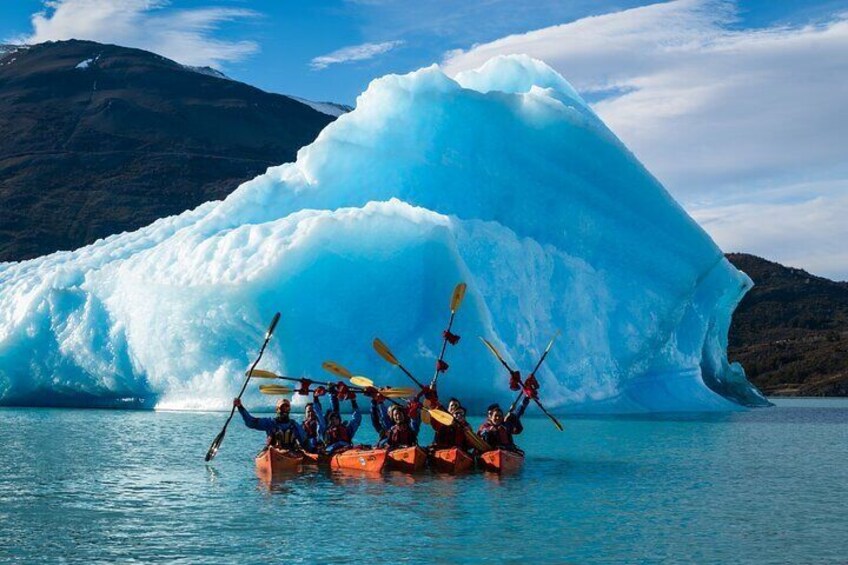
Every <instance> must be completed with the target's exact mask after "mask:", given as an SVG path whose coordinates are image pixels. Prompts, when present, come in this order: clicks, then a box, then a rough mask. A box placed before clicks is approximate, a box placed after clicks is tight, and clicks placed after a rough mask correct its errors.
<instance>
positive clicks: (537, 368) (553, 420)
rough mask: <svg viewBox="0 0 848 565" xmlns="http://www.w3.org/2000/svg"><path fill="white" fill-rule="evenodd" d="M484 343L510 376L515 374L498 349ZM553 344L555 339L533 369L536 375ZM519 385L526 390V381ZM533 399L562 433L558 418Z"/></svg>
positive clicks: (518, 398)
mask: <svg viewBox="0 0 848 565" xmlns="http://www.w3.org/2000/svg"><path fill="white" fill-rule="evenodd" d="M554 337H556V336H554ZM483 343H485V344H486V346H487V347H488V348H489V350H490V351H491V352H492V354H493V355H494V356H495V357H497V358H498V361H500V362H501V365H503V366H504V368H506V370H507V371H509V374H510V375H512V374H513V373H514V371H513V370H512V367H510V366H509V365H508V364H507V362H506V361H504V358H503V357H502V356H501V354H500V353H499V352H498V350H497V349H495V347H494V346H493V345H492V344H491V343H489V342H488V341H487V340H485V339H483ZM552 344H553V339H551V342H550V343H549V344H548V347H547V348H546V349H545V352H544V353H543V354H542V358H541V359H540V360H539V362H538V363H536V368H535V369H533V372H534V373H535V372H536V371H538V370H539V367H540V366H541V365H542V361H544V359H545V357H547V355H548V351H550V348H551V345H552ZM518 384H519V386H521V388H524V381H522V380H521V379H520V378H519V379H518ZM523 394H524V391H522V392H520V393H519V394H518V396H517V397H516V399H515V401H514V402H513V403H512V406H510V407H509V412H510V413H511V412H512V411H513V410H514V409H515V407H516V406H517V405H518V401H519V400H521V396H522V395H523ZM531 398H532V399H533V401H534V402H535V403H536V405H537V406H538V407H539V408H540V409H541V410H542V412H543V413H544V414H545V416H547V417H548V418H550V419H551V421H552V422H553V423H554V425H555V426H556V427H557V429H558V430H560V431H562V424H560V422H559V420H557V419H556V418H555V417H554V416H553V415H552V414H551V413H550V412H548V411H547V410H546V409H545V407H544V406H542V403H541V402H539V399H538V398H536V397H535V396H533V397H531Z"/></svg>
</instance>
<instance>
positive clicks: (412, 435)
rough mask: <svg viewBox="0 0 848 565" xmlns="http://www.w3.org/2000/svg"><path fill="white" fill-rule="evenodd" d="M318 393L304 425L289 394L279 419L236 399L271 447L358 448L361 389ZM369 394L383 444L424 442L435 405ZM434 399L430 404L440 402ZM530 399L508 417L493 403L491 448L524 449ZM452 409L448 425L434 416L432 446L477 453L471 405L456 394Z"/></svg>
mask: <svg viewBox="0 0 848 565" xmlns="http://www.w3.org/2000/svg"><path fill="white" fill-rule="evenodd" d="M312 394H313V396H312V402H310V403H308V404H306V406H305V408H304V417H303V421H302V422H301V423H298V422H297V421H295V420H294V419H293V418H292V417H291V401H290V400H289V399H288V398H283V399H281V400H279V401H277V404H276V416H275V417H273V418H257V417H255V416H252V415H251V414H250V413H249V412H248V411H247V409H246V408H245V407H244V406H243V405H242V403H241V400H240V399H238V398H236V399H234V400H233V405H234V406H235V407H236V408H237V409H238V411H239V414H240V415H241V417H242V419H243V420H244V423H245V425H246V426H247V427H248V428H252V429H256V430H262V431H264V432H265V434H266V438H267V445H268V446H269V447H274V448H276V449H282V450H301V451H304V452H307V453H321V454H326V455H331V454H334V453H338V452H339V451H341V450H345V449H349V448H351V447H353V445H354V443H353V440H354V436H355V435H356V432H357V430H358V429H359V426H360V424H361V422H362V414H361V412H360V410H359V406H358V404H357V398H356V393H355V392H353V391H351V390H349V389H348V388H347V387H346V386H344V385H343V384H342V383H339V386H330V387H328V388H324V387H319V388H318V389H316V390H315V391H314V392H313V393H312ZM364 394H365V395H367V396H370V397H371V410H370V412H371V423H372V425H373V427H374V430H375V431H376V433H377V435H378V438H379V440H378V442H377V447H384V448H387V449H390V450H391V449H399V448H404V447H411V446H416V445H419V442H418V433H419V430H420V427H421V413H422V410H429V408H426V407H425V406H424V404H423V403H422V402H420V401H419V399H418V398H417V397H416V398H414V399H412V400H409V401H408V402H406V403H405V404H397V403H396V404H392V405H390V406H388V407H387V406H386V399H385V398H384V397H383V395H382V394H381V393H380V392H379V391H377V390H376V389H372V390H366V391H365V392H364ZM325 395H327V396H329V398H330V401H331V403H332V408H331V409H330V410H328V411H326V412H325V411H324V407H323V405H322V403H321V398H322V397H324V396H325ZM432 398H433V397H431V400H428V401H425V403H427V404H430V405H434V406H440V405H439V404H437V402H434V401H433V400H432ZM344 400H349V401H350V404H351V411H352V414H351V417H350V419H349V420H346V421H345V420H343V419H342V415H341V410H340V404H341V402H342V401H344ZM529 402H530V397H529V396H525V397H524V399H523V401H522V402H520V403H519V404H518V406H517V407H516V408H514V409H513V410H512V411H511V412H509V413H507V414H506V415H505V414H504V412H503V409H502V408H501V407H500V405H499V404H492V405H491V406H489V408H488V409H487V412H486V420H485V421H484V422H483V423H482V424H481V425H480V427H479V428H478V430H477V431H476V436H477V437H479V438H480V439H481V440H482V441H483V442H484V443H485V444H487V445H488V446H489V447H490V449H505V450H510V451H514V452H519V453H520V451H521V450H520V449H519V448H518V447H517V446H516V445H515V442H514V440H513V436H514V435H518V434H520V433H521V432H522V431H523V426H522V425H521V416H522V415H523V414H524V410H525V409H526V408H527V405H528V403H529ZM446 411H447V413H448V414H450V415H451V416H452V422H451V423H450V424H443V423H441V422H439V421H438V420H436V419H431V420H430V424H431V425H432V427H433V430H434V438H433V442H432V444H431V445H430V446H429V448H430V449H431V450H435V449H448V448H454V447H455V448H459V449H462V450H464V451H466V452H469V453H471V452H473V451H474V450H475V449H477V448H478V446H479V445H480V443H479V442H477V445H473V444H472V442H471V441H469V432H471V433H474V432H473V431H471V426H470V424H469V423H468V421H467V420H466V413H467V412H466V409H465V407H464V406H462V404H461V403H460V401H459V400H458V399H456V398H451V399H450V400H449V401H448V403H447V407H446Z"/></svg>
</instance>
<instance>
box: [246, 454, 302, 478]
mask: <svg viewBox="0 0 848 565" xmlns="http://www.w3.org/2000/svg"><path fill="white" fill-rule="evenodd" d="M302 464H303V453H301V452H295V451H289V450H287V449H277V448H275V447H269V448H267V449H265V450H263V451H262V453H260V454H259V455H257V456H256V474H258V475H259V476H262V477H275V476H279V475H285V474H287V473H296V472H297V471H299V470H300V467H301V465H302Z"/></svg>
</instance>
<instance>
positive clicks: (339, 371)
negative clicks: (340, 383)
mask: <svg viewBox="0 0 848 565" xmlns="http://www.w3.org/2000/svg"><path fill="white" fill-rule="evenodd" d="M321 367H322V368H323V369H324V370H325V371H327V372H329V373H332V374H334V375H336V376H337V377H342V378H343V379H349V378H351V377H352V376H353V373H351V372H350V371H348V370H347V369H345V368H344V367H342V366H341V365H339V364H338V363H336V362H334V361H324V362H323V363H321Z"/></svg>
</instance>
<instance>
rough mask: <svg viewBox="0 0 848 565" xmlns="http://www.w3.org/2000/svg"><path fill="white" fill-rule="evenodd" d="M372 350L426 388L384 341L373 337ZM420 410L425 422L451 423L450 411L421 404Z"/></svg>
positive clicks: (448, 424) (447, 424)
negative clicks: (432, 420)
mask: <svg viewBox="0 0 848 565" xmlns="http://www.w3.org/2000/svg"><path fill="white" fill-rule="evenodd" d="M374 350H375V351H376V352H377V353H379V354H380V357H382V358H383V359H385V360H386V361H388V362H389V363H391V364H392V365H394V366H395V367H398V368H399V369H400V370H401V371H403V372H404V373H405V374H406V376H407V377H409V378H410V379H412V381H413V382H414V383H415V384H417V385H418V386H419V387H421V390H424V389H426V388H427V387H425V386H424V385H422V384H421V383H420V382H419V381H418V379H416V378H415V377H413V376H412V373H410V372H409V371H408V370H407V369H406V367H404V366H403V365H401V363H400V361H398V359H397V357H395V355H394V353H392V351H391V349H389V346H387V345H386V344H385V343H383V342H382V341H380V339H379V338H374ZM422 411H423V414H422V418H421V419H422V420H424V423H425V424H429V423H430V421H429V418H433V419H434V420H436V421H437V422H439V423H440V424H444V425H446V426H450V425H451V424H453V416H451V415H450V413H448V412H445V411H444V410H441V409H439V408H429V407H427V406H422Z"/></svg>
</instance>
